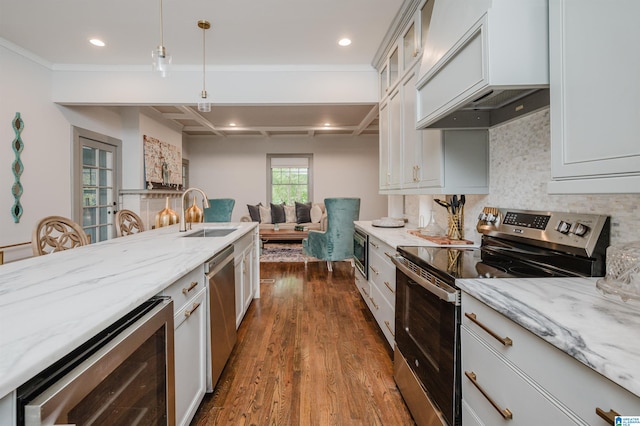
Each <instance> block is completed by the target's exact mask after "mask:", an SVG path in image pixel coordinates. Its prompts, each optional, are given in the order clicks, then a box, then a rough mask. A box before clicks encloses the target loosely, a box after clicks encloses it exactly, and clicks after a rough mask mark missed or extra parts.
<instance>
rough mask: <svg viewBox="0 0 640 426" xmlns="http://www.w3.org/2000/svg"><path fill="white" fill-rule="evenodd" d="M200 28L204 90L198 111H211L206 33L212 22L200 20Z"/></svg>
mask: <svg viewBox="0 0 640 426" xmlns="http://www.w3.org/2000/svg"><path fill="white" fill-rule="evenodd" d="M198 28H202V92H200V99H198V111H200V112H210V111H211V102H209V99H207V90H206V89H205V84H204V83H205V80H206V72H205V64H206V61H205V52H206V49H205V33H206V31H207V30H208V29H209V28H211V24H210V23H209V21H198Z"/></svg>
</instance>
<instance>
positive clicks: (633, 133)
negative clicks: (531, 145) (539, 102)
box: [548, 0, 640, 193]
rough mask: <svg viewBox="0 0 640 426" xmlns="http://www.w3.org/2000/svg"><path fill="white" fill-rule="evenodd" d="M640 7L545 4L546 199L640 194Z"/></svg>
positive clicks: (589, 0)
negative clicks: (548, 133)
mask: <svg viewBox="0 0 640 426" xmlns="http://www.w3.org/2000/svg"><path fill="white" fill-rule="evenodd" d="M638 16H640V2H638V1H637V0H612V1H602V0H550V1H549V47H550V52H549V56H550V63H549V65H550V83H551V94H550V96H551V111H550V114H551V173H552V179H553V181H551V182H550V183H549V185H548V190H549V192H550V193H612V192H615V193H627V192H635V193H637V192H640V143H638V134H639V133H640V107H639V106H638V97H640V86H639V85H638V84H637V80H638V75H640V55H638V54H637V50H638V45H640V27H639V26H638V23H637V18H638Z"/></svg>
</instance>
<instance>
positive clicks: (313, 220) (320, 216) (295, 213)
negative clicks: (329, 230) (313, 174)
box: [240, 203, 327, 231]
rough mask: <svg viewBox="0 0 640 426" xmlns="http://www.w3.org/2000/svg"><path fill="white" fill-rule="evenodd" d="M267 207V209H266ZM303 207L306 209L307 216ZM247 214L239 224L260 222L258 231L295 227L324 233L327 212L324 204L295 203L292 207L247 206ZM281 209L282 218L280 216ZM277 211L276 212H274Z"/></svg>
mask: <svg viewBox="0 0 640 426" xmlns="http://www.w3.org/2000/svg"><path fill="white" fill-rule="evenodd" d="M267 206H268V207H267ZM303 206H307V207H308V214H307V213H306V211H305V210H306V209H305V207H303ZM247 208H248V209H249V214H248V215H245V216H242V217H241V218H240V221H241V222H252V221H253V222H260V231H264V230H272V229H274V226H275V225H276V223H274V222H277V225H278V227H279V228H280V229H294V228H295V227H296V226H297V225H301V226H305V227H307V228H308V229H309V230H317V231H324V230H325V229H326V227H327V212H326V210H325V207H324V203H306V204H302V203H296V204H295V205H294V206H284V205H273V204H272V205H268V204H267V205H266V206H264V205H262V203H260V204H257V205H255V206H252V205H247ZM281 208H282V209H285V211H284V217H283V216H282V211H281ZM276 211H277V212H276Z"/></svg>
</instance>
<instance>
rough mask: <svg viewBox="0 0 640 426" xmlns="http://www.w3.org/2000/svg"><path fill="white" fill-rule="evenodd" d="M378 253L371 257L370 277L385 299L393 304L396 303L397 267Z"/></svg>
mask: <svg viewBox="0 0 640 426" xmlns="http://www.w3.org/2000/svg"><path fill="white" fill-rule="evenodd" d="M383 256H384V257H385V258H384V259H383V258H381V257H380V255H379V254H378V253H372V254H371V256H370V257H369V278H370V280H371V281H372V282H373V283H374V285H375V286H376V287H378V289H379V290H380V293H381V294H382V295H383V296H384V298H385V299H387V301H388V302H389V303H390V304H391V305H392V306H393V305H395V303H396V267H395V266H394V265H393V263H391V262H390V261H388V260H387V256H386V255H384V254H383Z"/></svg>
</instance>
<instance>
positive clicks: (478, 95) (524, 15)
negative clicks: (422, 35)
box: [416, 0, 549, 129]
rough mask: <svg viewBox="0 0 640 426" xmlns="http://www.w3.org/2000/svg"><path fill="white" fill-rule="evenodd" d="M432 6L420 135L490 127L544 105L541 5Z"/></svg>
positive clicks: (442, 2)
mask: <svg viewBox="0 0 640 426" xmlns="http://www.w3.org/2000/svg"><path fill="white" fill-rule="evenodd" d="M431 1H435V3H434V7H433V14H432V17H431V21H430V25H429V31H428V35H427V39H426V46H425V47H424V54H423V57H422V62H421V64H420V71H419V76H418V82H417V84H416V89H417V127H418V128H420V129H424V128H445V129H446V128H489V127H493V126H495V125H497V124H500V123H503V122H505V121H508V120H511V119H513V118H516V117H519V116H522V115H524V114H527V113H530V112H534V111H536V110H539V109H540V108H542V107H545V106H547V105H549V91H548V87H549V59H548V58H549V47H548V27H549V22H548V21H549V19H548V3H547V1H546V0H517V1H514V0H483V1H474V2H468V1H467V0H431Z"/></svg>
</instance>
